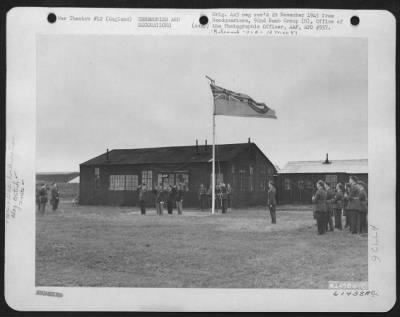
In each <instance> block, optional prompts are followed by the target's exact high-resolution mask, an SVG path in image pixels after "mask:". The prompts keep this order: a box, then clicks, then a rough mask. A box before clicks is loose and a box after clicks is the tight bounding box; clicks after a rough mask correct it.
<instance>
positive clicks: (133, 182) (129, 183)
mask: <svg viewBox="0 0 400 317" xmlns="http://www.w3.org/2000/svg"><path fill="white" fill-rule="evenodd" d="M138 185H139V177H138V175H126V176H125V189H126V190H137V189H138Z"/></svg>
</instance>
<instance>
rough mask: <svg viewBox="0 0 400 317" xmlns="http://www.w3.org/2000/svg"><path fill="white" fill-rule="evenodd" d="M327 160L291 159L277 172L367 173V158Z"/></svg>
mask: <svg viewBox="0 0 400 317" xmlns="http://www.w3.org/2000/svg"><path fill="white" fill-rule="evenodd" d="M329 162H330V163H329V164H326V163H325V161H291V162H288V163H287V164H286V165H285V167H283V168H282V169H281V170H280V171H279V174H305V173H309V174H312V173H348V174H367V173H368V159H358V160H331V161H329Z"/></svg>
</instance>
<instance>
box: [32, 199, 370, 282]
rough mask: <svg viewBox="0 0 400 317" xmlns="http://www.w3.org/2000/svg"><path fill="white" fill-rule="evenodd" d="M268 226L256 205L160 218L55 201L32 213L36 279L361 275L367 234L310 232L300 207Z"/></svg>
mask: <svg viewBox="0 0 400 317" xmlns="http://www.w3.org/2000/svg"><path fill="white" fill-rule="evenodd" d="M174 212H175V213H176V211H175V210H174ZM277 222H278V224H276V225H272V224H271V223H270V217H269V213H268V212H267V211H266V210H265V209H263V208H254V209H245V210H233V211H232V212H231V213H228V214H226V215H221V214H216V215H211V214H210V213H209V212H200V211H198V210H187V211H185V212H184V215H183V216H178V215H176V214H174V215H172V216H171V215H164V216H162V217H160V216H157V215H156V214H155V211H154V210H149V211H148V214H147V215H145V216H141V215H140V214H139V211H138V209H137V208H118V207H94V206H90V207H89V206H80V207H73V206H72V205H71V203H66V202H64V203H61V205H60V208H59V210H58V211H57V212H56V213H52V212H50V211H49V210H48V211H47V214H46V215H45V216H44V217H37V226H36V230H37V233H36V285H38V286H99V287H100V286H101V287H201V288H207V287H214V288H226V287H229V288H327V286H328V281H330V280H336V281H366V280H367V277H368V269H367V267H368V263H367V262H368V258H367V257H368V247H367V245H368V242H367V237H361V236H358V235H351V234H350V233H349V232H348V231H347V230H346V231H343V232H341V231H335V232H330V233H327V234H326V235H323V236H318V235H317V230H316V227H315V224H314V221H313V219H312V212H311V210H310V209H308V208H304V207H303V208H301V207H294V206H283V207H280V208H278V211H277Z"/></svg>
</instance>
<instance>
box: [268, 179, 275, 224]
mask: <svg viewBox="0 0 400 317" xmlns="http://www.w3.org/2000/svg"><path fill="white" fill-rule="evenodd" d="M267 203H268V208H269V213H270V214H271V222H272V223H273V224H276V189H275V185H274V183H273V182H272V181H270V182H269V183H268V202H267Z"/></svg>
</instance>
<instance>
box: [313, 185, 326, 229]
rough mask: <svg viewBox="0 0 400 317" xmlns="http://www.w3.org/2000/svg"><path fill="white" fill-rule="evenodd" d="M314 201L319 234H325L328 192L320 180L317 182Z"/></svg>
mask: <svg viewBox="0 0 400 317" xmlns="http://www.w3.org/2000/svg"><path fill="white" fill-rule="evenodd" d="M312 201H313V203H314V204H315V206H314V211H315V217H316V218H317V228H318V234H324V233H325V232H326V220H325V218H326V213H327V210H326V192H325V190H324V182H323V181H322V180H319V181H318V182H317V191H316V193H315V195H314V196H313V197H312Z"/></svg>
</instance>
